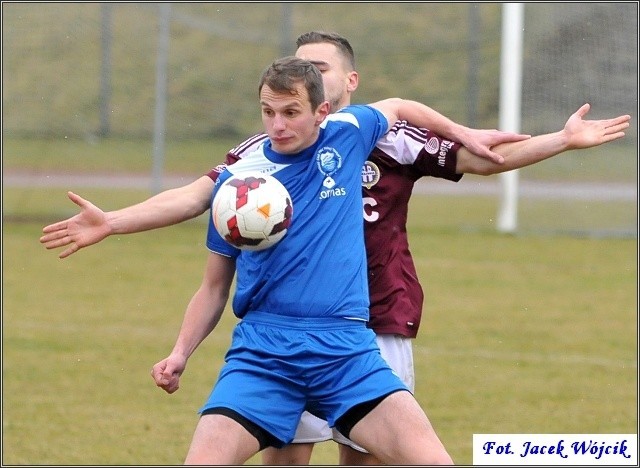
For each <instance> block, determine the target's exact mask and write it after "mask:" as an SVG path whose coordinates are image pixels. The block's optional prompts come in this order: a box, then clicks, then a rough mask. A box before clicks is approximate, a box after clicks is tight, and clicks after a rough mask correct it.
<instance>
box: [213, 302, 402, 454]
mask: <svg viewBox="0 0 640 468" xmlns="http://www.w3.org/2000/svg"><path fill="white" fill-rule="evenodd" d="M225 362H226V363H225V365H224V366H223V367H222V369H221V370H220V375H219V376H218V381H217V382H216V384H215V386H214V387H213V390H212V391H211V394H210V395H209V398H208V400H207V401H206V403H205V404H204V406H202V408H201V409H200V412H201V413H202V412H204V411H206V410H209V409H211V408H228V409H231V410H233V411H235V412H237V413H238V414H240V415H241V416H243V417H245V418H247V419H248V420H249V421H251V422H253V423H254V424H256V425H257V426H259V427H260V428H262V429H264V430H265V431H267V432H268V433H270V434H271V435H272V436H274V437H275V438H276V439H278V440H280V441H281V442H282V443H283V444H288V443H290V442H291V441H292V440H293V436H294V435H295V432H296V427H297V426H298V422H299V421H300V415H301V414H302V412H303V411H304V410H307V411H309V412H311V413H313V414H315V415H317V416H318V417H320V418H322V419H325V420H326V421H327V422H328V423H329V426H331V427H333V426H334V425H335V422H336V420H337V419H338V418H340V417H341V416H342V415H344V414H345V412H346V411H347V410H349V409H350V408H352V407H354V406H355V405H358V404H360V403H363V402H366V401H369V400H374V399H376V398H380V397H382V396H384V395H387V394H389V393H393V392H395V391H398V390H408V388H407V387H406V385H405V384H404V383H403V382H402V380H400V378H399V377H398V376H397V375H396V374H395V373H394V372H393V370H392V369H391V368H390V367H389V365H388V364H387V362H386V361H385V360H384V359H383V358H382V356H381V355H380V349H379V348H378V345H377V343H376V336H375V333H374V332H373V330H371V329H369V328H367V327H366V324H365V322H362V321H359V320H348V319H343V318H333V317H332V318H313V319H304V318H299V317H284V316H278V315H274V314H268V313H262V312H250V313H249V314H247V316H246V317H245V318H244V319H243V320H242V321H241V322H240V323H239V324H238V325H237V326H236V328H235V329H234V332H233V338H232V342H231V347H230V349H229V351H228V352H227V354H226V356H225Z"/></svg>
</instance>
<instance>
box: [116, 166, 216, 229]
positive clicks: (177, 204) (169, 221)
mask: <svg viewBox="0 0 640 468" xmlns="http://www.w3.org/2000/svg"><path fill="white" fill-rule="evenodd" d="M207 181H208V182H207ZM212 190H213V181H212V180H211V179H209V178H208V177H206V176H203V177H201V178H200V179H198V180H197V181H195V182H193V183H191V184H189V185H186V186H184V187H179V188H176V189H171V190H166V191H164V192H161V193H159V194H158V195H155V196H153V197H151V198H149V199H147V200H145V201H143V202H141V203H138V204H136V205H131V206H128V207H126V208H123V209H121V210H115V211H110V212H107V213H105V217H106V221H107V224H108V226H109V233H110V234H130V233H134V232H142V231H148V230H151V229H158V228H161V227H166V226H171V225H174V224H178V223H181V222H183V221H187V220H189V219H192V218H195V217H196V216H199V215H201V214H202V213H204V212H205V211H206V210H207V209H208V207H209V200H210V197H211V192H212Z"/></svg>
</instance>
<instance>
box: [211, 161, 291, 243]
mask: <svg viewBox="0 0 640 468" xmlns="http://www.w3.org/2000/svg"><path fill="white" fill-rule="evenodd" d="M211 213H212V217H213V224H214V226H215V228H216V230H217V231H218V233H220V235H221V236H222V238H223V239H224V240H226V241H227V242H228V243H230V244H231V245H233V246H235V247H237V248H239V249H243V250H263V249H267V248H269V247H271V246H273V245H274V244H276V243H278V242H279V241H280V240H282V238H283V237H284V236H285V235H286V234H287V230H288V229H289V225H290V224H291V217H292V215H293V205H292V203H291V196H290V195H289V192H288V191H287V189H286V188H285V186H284V185H282V183H281V182H280V181H279V180H278V179H276V178H275V177H273V176H270V175H266V174H260V173H241V174H238V175H235V176H233V177H230V178H229V179H227V180H226V181H225V182H224V183H223V184H222V185H221V186H220V188H219V189H218V192H217V193H216V195H215V197H214V198H213V203H212V205H211Z"/></svg>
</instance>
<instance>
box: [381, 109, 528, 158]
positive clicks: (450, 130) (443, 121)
mask: <svg viewBox="0 0 640 468" xmlns="http://www.w3.org/2000/svg"><path fill="white" fill-rule="evenodd" d="M371 106H372V107H375V108H376V109H378V110H379V111H380V112H382V113H383V114H384V116H385V117H386V118H387V121H388V122H389V129H390V128H391V126H392V125H393V124H394V123H395V122H396V121H398V120H406V121H407V122H409V123H410V124H411V125H414V126H416V127H424V128H428V129H429V130H431V131H433V132H435V133H437V134H438V135H440V136H443V137H445V138H448V139H450V140H452V141H457V142H459V143H462V145H463V146H465V147H466V148H468V149H469V150H470V151H471V152H473V153H474V154H476V155H478V156H480V157H483V158H487V159H489V160H491V161H494V162H496V163H502V162H504V159H503V157H502V155H500V154H498V153H497V152H495V151H494V150H493V149H492V147H493V146H495V145H497V144H500V143H506V142H514V141H522V140H526V139H528V138H530V135H521V134H518V133H511V132H503V131H500V130H493V129H492V130H479V129H472V128H468V127H465V126H464V125H460V124H457V123H455V122H453V121H452V120H451V119H449V118H447V117H445V116H444V115H442V114H440V113H439V112H437V111H435V110H433V109H431V108H430V107H429V106H426V105H424V104H422V103H419V102H416V101H411V100H408V99H400V98H390V99H384V100H382V101H378V102H376V103H373V104H371Z"/></svg>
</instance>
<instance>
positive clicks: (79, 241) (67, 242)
mask: <svg viewBox="0 0 640 468" xmlns="http://www.w3.org/2000/svg"><path fill="white" fill-rule="evenodd" d="M213 184H214V183H213V180H211V178H209V177H208V176H202V177H200V178H199V179H197V180H195V181H194V182H192V183H190V184H188V185H185V186H183V187H179V188H176V189H171V190H165V191H164V192H161V193H159V194H158V195H155V196H153V197H151V198H148V199H147V200H145V201H143V202H141V203H138V204H136V205H131V206H128V207H126V208H123V209H121V210H117V211H108V212H104V211H102V210H101V209H100V208H98V207H97V206H95V205H94V204H93V203H91V202H89V201H88V200H85V199H84V198H82V197H80V196H79V195H77V194H75V193H73V192H68V196H69V199H70V200H71V201H72V202H74V203H75V204H76V205H78V206H79V207H80V213H78V214H76V215H75V216H72V217H71V218H68V219H66V220H64V221H59V222H57V223H54V224H50V225H48V226H45V227H44V228H43V229H42V232H43V233H44V235H43V236H42V237H40V243H42V244H44V246H45V247H46V248H47V249H55V248H58V247H66V246H69V247H68V248H67V249H65V250H64V251H63V252H62V253H60V255H59V257H60V258H65V257H68V256H69V255H71V254H73V253H75V252H77V251H78V250H80V249H82V248H83V247H88V246H90V245H93V244H97V243H98V242H100V241H101V240H103V239H105V238H106V237H108V236H110V235H113V234H130V233H134V232H142V231H148V230H150V229H157V228H161V227H166V226H171V225H173V224H178V223H181V222H183V221H186V220H188V219H192V218H195V217H196V216H199V215H201V214H202V213H204V212H205V211H206V210H207V209H208V208H209V201H210V198H211V193H212V191H213Z"/></svg>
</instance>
